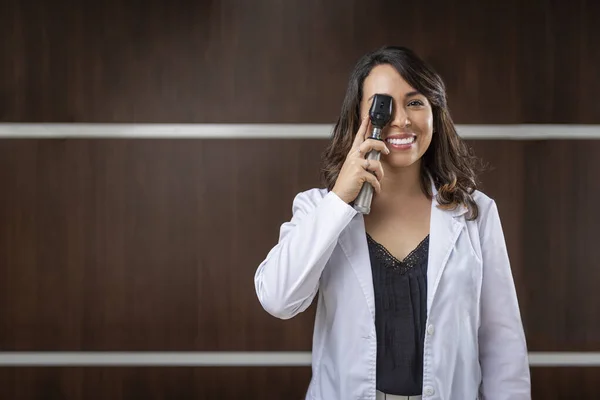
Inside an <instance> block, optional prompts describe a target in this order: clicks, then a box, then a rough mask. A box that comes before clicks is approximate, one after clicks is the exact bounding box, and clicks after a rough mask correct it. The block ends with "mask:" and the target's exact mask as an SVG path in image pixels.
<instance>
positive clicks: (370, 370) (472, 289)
mask: <svg viewBox="0 0 600 400" xmlns="http://www.w3.org/2000/svg"><path fill="white" fill-rule="evenodd" d="M433 189H434V193H436V191H435V187H434V188H433ZM474 198H475V201H476V202H477V204H478V206H479V218H478V219H477V220H475V221H467V220H466V219H465V213H466V211H467V210H466V208H465V207H460V208H457V209H456V210H454V211H444V210H441V209H439V208H438V207H437V206H436V205H437V203H436V201H435V200H434V201H433V202H432V209H431V226H430V239H429V240H430V243H429V264H428V271H427V315H428V318H427V325H426V327H427V328H426V333H425V346H424V362H423V365H424V367H423V399H441V400H475V399H481V398H483V399H485V400H509V399H510V400H525V399H530V398H531V395H530V375H529V363H528V358H527V348H526V341H525V335H524V332H523V325H522V322H521V316H520V311H519V306H518V302H517V296H516V292H515V287H514V283H513V277H512V273H511V270H510V264H509V258H508V254H507V250H506V245H505V240H504V235H503V231H502V227H501V223H500V218H499V214H498V209H497V207H496V203H495V202H494V201H493V200H492V199H490V198H489V197H487V196H486V195H485V194H483V193H481V192H479V191H478V192H475V194H474ZM255 287H256V293H257V296H258V299H259V300H260V303H261V304H262V306H263V307H264V309H265V310H266V311H267V312H269V313H270V314H271V315H273V316H275V317H278V318H281V319H288V318H292V317H293V316H295V315H297V314H298V313H300V312H302V311H304V310H306V308H308V306H309V305H310V304H311V302H312V301H313V298H314V297H315V296H316V295H317V293H318V304H317V312H316V319H315V326H314V334H313V350H312V379H311V382H310V385H309V388H308V392H307V394H306V399H310V400H354V399H356V400H358V399H361V400H375V370H376V368H375V367H376V349H377V343H376V334H375V324H374V315H375V305H374V295H373V282H372V276H371V265H370V259H369V252H368V247H367V241H366V234H365V226H364V220H363V217H362V214H358V213H357V212H356V211H355V210H354V209H353V208H352V207H351V206H350V205H348V204H346V203H345V202H343V201H342V200H341V199H340V198H339V197H338V196H337V195H336V194H335V193H333V192H328V191H327V190H325V189H311V190H308V191H306V192H302V193H300V194H298V195H297V196H296V198H295V199H294V202H293V217H292V219H291V221H289V222H286V223H284V224H283V225H282V226H281V231H280V238H279V243H278V244H277V245H276V246H275V247H274V248H273V249H272V250H271V251H270V252H269V254H268V255H267V257H266V259H265V260H264V261H263V262H262V263H261V264H260V266H259V267H258V269H257V271H256V275H255Z"/></svg>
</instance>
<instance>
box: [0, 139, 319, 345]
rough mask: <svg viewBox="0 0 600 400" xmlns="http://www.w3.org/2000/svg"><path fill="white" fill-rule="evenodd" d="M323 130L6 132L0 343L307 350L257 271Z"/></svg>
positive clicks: (303, 328)
mask: <svg viewBox="0 0 600 400" xmlns="http://www.w3.org/2000/svg"><path fill="white" fill-rule="evenodd" d="M321 148H322V143H320V142H318V141H287V140H279V141H275V142H269V143H267V142H263V141H260V140H258V141H251V140H236V141H229V140H214V141H193V140H192V141H188V140H181V141H168V140H141V141H139V140H98V141H95V140H66V141H62V140H40V141H36V140H33V141H27V140H23V141H22V140H3V141H0V188H2V193H3V194H2V196H0V310H2V312H1V313H0V348H1V349H5V350H7V349H14V350H34V349H37V350H43V349H53V350H57V349H69V350H77V349H87V350H106V349H122V350H143V349H150V350H153V349H154V350H156V349H164V350H177V349H183V350H190V349H197V350H277V349H283V348H286V349H290V350H294V349H298V350H301V349H307V348H310V343H311V339H312V335H311V333H310V326H312V316H311V312H312V311H311V312H308V313H307V314H306V315H304V316H302V317H300V318H298V319H295V320H293V321H289V322H287V323H283V322H281V321H277V320H275V319H274V318H272V317H270V316H269V315H268V314H266V313H265V312H264V311H262V308H260V305H259V303H258V300H257V298H256V294H255V292H254V283H253V277H254V273H255V271H256V268H257V266H258V264H259V263H260V261H261V260H262V259H263V258H264V257H265V255H266V252H267V251H268V249H269V248H270V247H271V246H272V245H273V243H274V242H276V241H277V237H278V227H279V225H280V224H281V222H283V221H284V220H285V219H289V217H290V216H291V204H292V199H293V197H294V196H295V195H296V193H297V192H299V191H300V190H304V189H308V188H310V187H311V186H312V185H313V184H315V182H316V181H318V168H317V164H318V158H319V155H320V151H321Z"/></svg>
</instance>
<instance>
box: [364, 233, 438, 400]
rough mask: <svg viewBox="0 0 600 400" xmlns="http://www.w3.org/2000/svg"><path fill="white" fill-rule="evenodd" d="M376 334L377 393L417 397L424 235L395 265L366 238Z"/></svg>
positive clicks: (424, 316)
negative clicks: (370, 270) (371, 276)
mask: <svg viewBox="0 0 600 400" xmlns="http://www.w3.org/2000/svg"><path fill="white" fill-rule="evenodd" d="M367 242H368V244H369V254H370V259H371V269H372V272H373V288H374V292H375V328H376V331H377V390H379V391H381V392H384V393H387V394H394V395H400V396H418V395H420V394H421V391H422V386H423V342H424V337H425V336H424V335H425V323H426V319H427V262H428V252H429V235H427V236H426V237H425V239H423V241H422V242H421V243H420V244H419V245H418V246H417V247H416V248H415V249H414V250H413V251H412V252H411V253H410V254H409V255H408V256H406V258H404V260H402V261H400V260H398V259H397V258H395V257H394V256H393V255H391V254H390V252H388V251H387V249H386V248H385V247H383V245H381V244H379V243H377V242H376V241H375V240H374V239H373V238H372V237H371V236H369V235H368V234H367Z"/></svg>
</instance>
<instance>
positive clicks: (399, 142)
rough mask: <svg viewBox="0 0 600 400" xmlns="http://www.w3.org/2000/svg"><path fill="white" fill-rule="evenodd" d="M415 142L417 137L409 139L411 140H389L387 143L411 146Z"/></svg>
mask: <svg viewBox="0 0 600 400" xmlns="http://www.w3.org/2000/svg"><path fill="white" fill-rule="evenodd" d="M414 141H415V137H414V136H412V137H409V138H404V139H387V140H386V142H388V143H391V144H395V145H402V144H411V143H413V142H414Z"/></svg>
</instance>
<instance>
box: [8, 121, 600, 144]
mask: <svg viewBox="0 0 600 400" xmlns="http://www.w3.org/2000/svg"><path fill="white" fill-rule="evenodd" d="M332 128H333V126H332V125H328V124H80V123H73V124H68V123H67V124H51V123H41V124H21V123H14V124H13V123H5V124H0V138H140V139H141V138H165V139H177V138H199V139H326V138H328V137H329V136H330V134H331V131H332ZM457 130H458V132H459V134H460V135H461V136H462V137H464V138H465V139H478V140H481V139H484V140H486V139H487V140H493V139H496V140H498V139H501V140H544V139H549V140H550V139H599V138H600V125H561V124H556V125H555V124H546V125H536V124H524V125H508V124H507V125H457Z"/></svg>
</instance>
